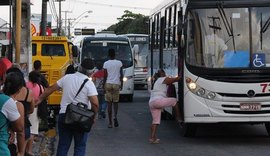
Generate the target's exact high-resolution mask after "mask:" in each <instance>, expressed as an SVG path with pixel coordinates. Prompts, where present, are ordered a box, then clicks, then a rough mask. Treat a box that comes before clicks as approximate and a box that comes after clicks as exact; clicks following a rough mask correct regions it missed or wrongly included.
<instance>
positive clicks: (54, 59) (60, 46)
mask: <svg viewBox="0 0 270 156" xmlns="http://www.w3.org/2000/svg"><path fill="white" fill-rule="evenodd" d="M77 50H78V48H77V46H73V45H72V43H71V42H69V40H68V39H67V37H65V36H32V62H34V61H35V60H40V61H41V64H42V67H41V73H42V74H43V75H44V76H45V78H46V79H47V81H48V82H49V84H50V85H52V84H53V83H55V82H56V81H57V80H58V79H60V78H61V77H62V76H64V74H65V71H66V69H67V67H68V66H69V65H70V64H73V62H74V58H75V57H77ZM61 96H62V92H61V91H56V92H54V93H53V94H51V95H50V96H49V98H48V105H49V108H50V109H51V108H52V107H54V108H53V109H54V110H55V109H57V110H58V109H59V108H60V107H59V106H60V101H61Z"/></svg>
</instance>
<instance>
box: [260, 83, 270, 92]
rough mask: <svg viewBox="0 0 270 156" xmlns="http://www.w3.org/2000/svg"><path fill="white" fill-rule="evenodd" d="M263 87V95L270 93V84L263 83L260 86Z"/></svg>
mask: <svg viewBox="0 0 270 156" xmlns="http://www.w3.org/2000/svg"><path fill="white" fill-rule="evenodd" d="M260 86H261V87H262V93H265V92H270V87H268V86H270V83H261V85H260Z"/></svg>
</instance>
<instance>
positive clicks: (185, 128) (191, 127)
mask: <svg viewBox="0 0 270 156" xmlns="http://www.w3.org/2000/svg"><path fill="white" fill-rule="evenodd" d="M196 131H197V125H196V124H194V123H183V124H182V125H181V133H182V136H184V137H194V136H195V135H196Z"/></svg>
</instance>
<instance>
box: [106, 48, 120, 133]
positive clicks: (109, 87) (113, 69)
mask: <svg viewBox="0 0 270 156" xmlns="http://www.w3.org/2000/svg"><path fill="white" fill-rule="evenodd" d="M108 56H109V60H108V61H106V62H105V63H104V65H103V68H104V74H105V75H104V83H105V85H104V86H105V101H106V102H107V104H108V118H109V125H108V128H112V106H113V108H114V109H113V110H114V119H113V121H114V127H118V126H119V123H118V119H117V113H118V102H119V93H120V90H121V89H122V86H123V70H122V66H123V64H122V62H121V61H119V60H116V59H115V50H114V49H109V51H108Z"/></svg>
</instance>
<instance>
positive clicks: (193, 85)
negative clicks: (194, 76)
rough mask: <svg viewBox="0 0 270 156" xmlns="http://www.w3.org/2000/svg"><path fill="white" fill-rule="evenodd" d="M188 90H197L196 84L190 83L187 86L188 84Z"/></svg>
mask: <svg viewBox="0 0 270 156" xmlns="http://www.w3.org/2000/svg"><path fill="white" fill-rule="evenodd" d="M188 88H189V89H190V90H195V89H196V88H197V85H196V83H194V82H192V83H189V84H188Z"/></svg>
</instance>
